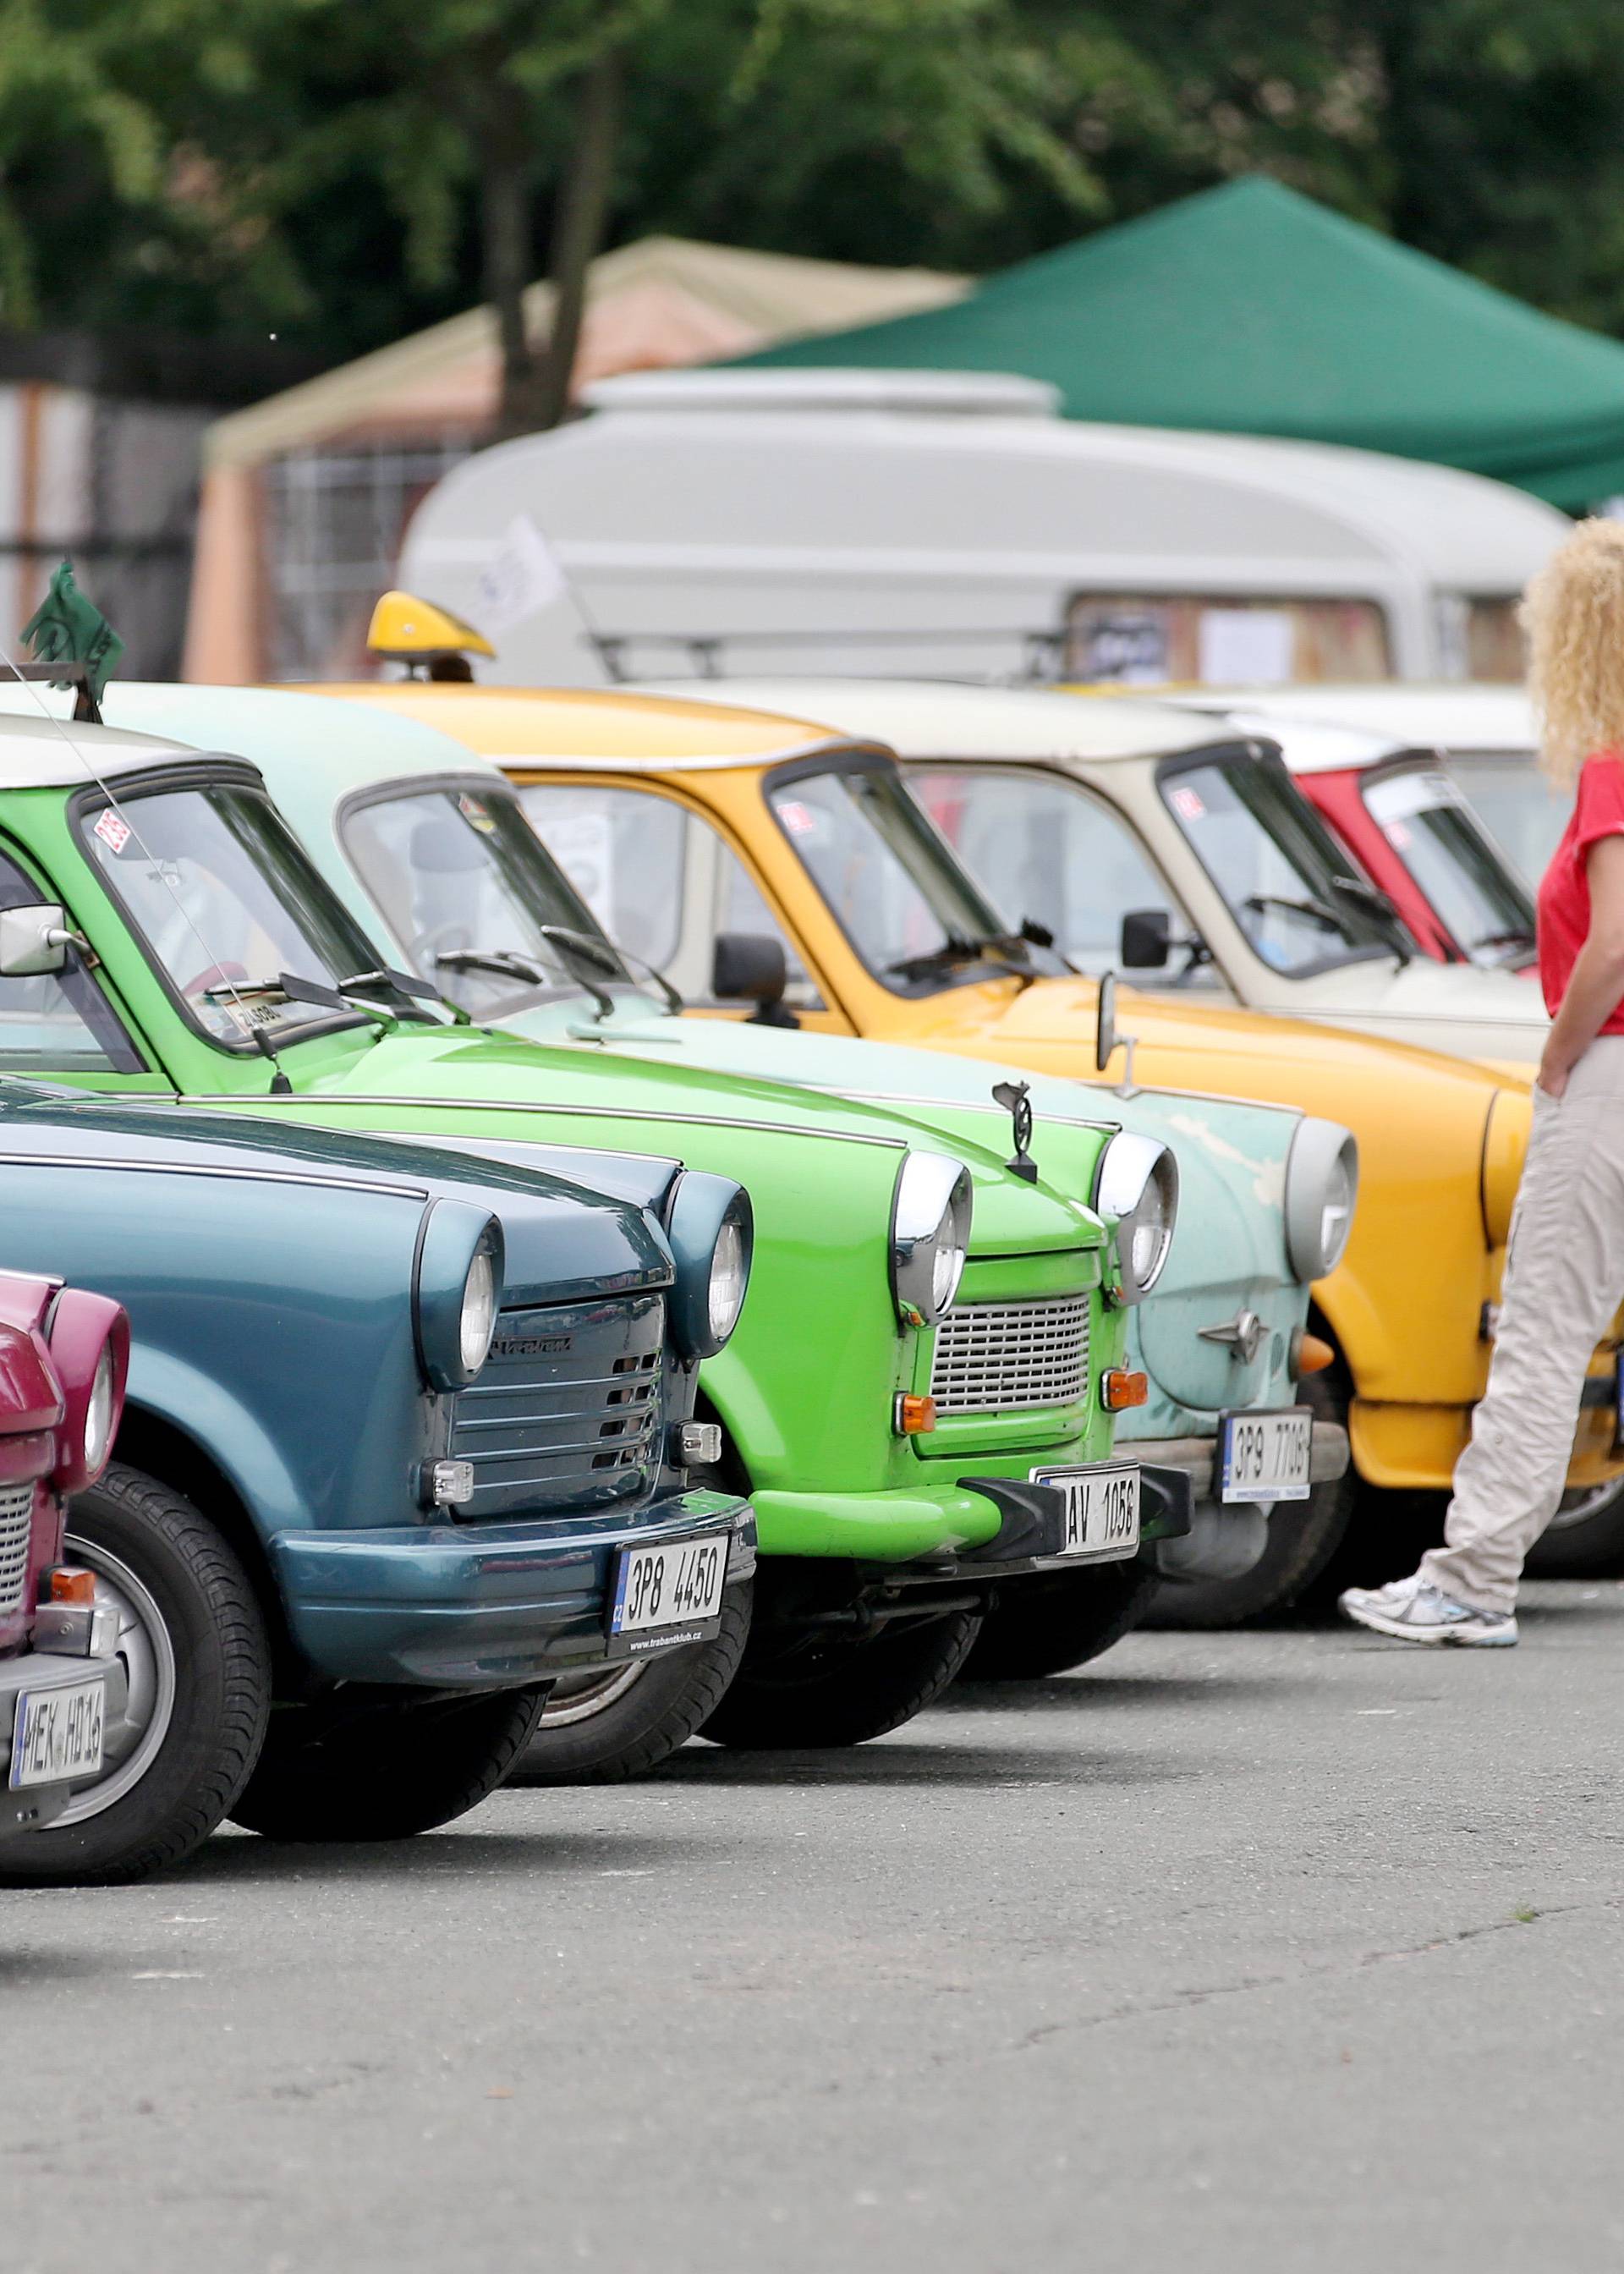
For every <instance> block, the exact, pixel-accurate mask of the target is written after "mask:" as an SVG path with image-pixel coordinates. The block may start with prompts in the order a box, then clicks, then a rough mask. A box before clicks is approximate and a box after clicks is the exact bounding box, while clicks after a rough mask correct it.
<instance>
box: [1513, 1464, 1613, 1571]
mask: <svg viewBox="0 0 1624 2274" xmlns="http://www.w3.org/2000/svg"><path fill="white" fill-rule="evenodd" d="M1621 1570H1624V1480H1616V1481H1614V1482H1613V1483H1612V1484H1605V1485H1600V1486H1598V1487H1597V1489H1596V1490H1595V1491H1594V1492H1587V1493H1578V1492H1575V1493H1565V1494H1564V1495H1563V1496H1562V1505H1561V1507H1560V1508H1559V1509H1558V1510H1557V1511H1556V1514H1555V1515H1554V1516H1553V1517H1552V1519H1551V1522H1550V1524H1549V1525H1547V1526H1546V1528H1545V1531H1544V1532H1542V1533H1541V1534H1540V1536H1539V1538H1538V1540H1536V1541H1535V1542H1534V1545H1533V1547H1531V1548H1530V1550H1529V1556H1528V1573H1529V1577H1530V1578H1534V1579H1598V1578H1612V1577H1616V1576H1617V1574H1618V1573H1619V1572H1620V1571H1621Z"/></svg>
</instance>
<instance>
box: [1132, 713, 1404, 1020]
mask: <svg viewBox="0 0 1624 2274" xmlns="http://www.w3.org/2000/svg"><path fill="white" fill-rule="evenodd" d="M1159 780H1160V787H1161V791H1162V802H1163V804H1164V805H1165V806H1166V807H1167V809H1168V811H1169V813H1170V814H1171V815H1172V817H1173V818H1174V820H1175V821H1176V822H1177V825H1178V826H1179V828H1180V829H1181V830H1182V831H1183V832H1184V838H1185V840H1186V842H1187V843H1188V844H1189V846H1190V847H1191V848H1192V851H1193V852H1194V854H1195V855H1196V858H1197V859H1198V860H1199V862H1200V863H1201V866H1202V867H1203V868H1204V869H1205V870H1206V871H1207V875H1208V877H1210V878H1211V879H1212V881H1213V883H1214V885H1215V886H1216V887H1217V889H1218V891H1219V892H1221V893H1222V896H1223V898H1224V900H1225V901H1226V903H1227V904H1228V906H1229V912H1230V914H1231V915H1233V916H1234V918H1235V921H1236V922H1237V924H1238V925H1239V926H1240V928H1241V930H1242V932H1243V933H1244V935H1245V937H1246V940H1247V943H1248V945H1250V947H1251V948H1252V953H1253V954H1254V955H1256V956H1257V957H1258V958H1259V960H1260V961H1261V962H1263V963H1266V964H1267V966H1268V968H1269V969H1270V970H1271V971H1278V972H1282V973H1285V974H1289V975H1291V976H1293V977H1296V978H1304V977H1306V976H1307V975H1309V974H1311V973H1312V972H1315V971H1324V970H1326V969H1327V968H1329V967H1330V966H1333V965H1335V964H1341V963H1357V962H1359V961H1361V960H1364V959H1365V958H1366V957H1369V956H1377V955H1392V954H1394V953H1399V954H1414V953H1417V952H1418V951H1417V947H1416V943H1415V941H1414V940H1413V939H1412V938H1411V937H1410V933H1409V932H1408V931H1407V930H1405V928H1404V926H1403V924H1402V922H1400V920H1399V919H1398V917H1397V916H1395V915H1386V914H1384V913H1382V912H1381V911H1380V907H1379V905H1378V904H1377V899H1376V894H1375V889H1374V887H1373V886H1372V885H1370V884H1369V883H1368V882H1367V881H1365V879H1363V878H1361V877H1359V876H1358V875H1357V872H1356V870H1355V868H1354V865H1353V863H1352V862H1351V860H1350V857H1349V855H1347V854H1345V853H1343V852H1342V850H1341V849H1340V848H1339V847H1338V846H1337V844H1336V841H1335V839H1334V838H1333V837H1332V836H1331V834H1330V832H1329V831H1328V830H1327V828H1326V825H1325V824H1324V823H1323V822H1322V821H1321V820H1320V818H1319V815H1318V814H1317V813H1316V812H1315V811H1314V809H1313V808H1312V806H1311V805H1310V804H1309V803H1308V802H1307V801H1306V800H1305V799H1304V798H1303V797H1302V796H1300V795H1299V794H1298V792H1297V788H1296V787H1295V786H1294V784H1293V782H1292V780H1291V777H1290V776H1289V774H1288V773H1287V772H1286V770H1285V767H1284V766H1283V765H1282V763H1281V761H1280V760H1279V759H1278V758H1277V757H1260V756H1258V755H1256V754H1255V753H1252V752H1241V751H1238V750H1237V752H1235V753H1234V755H1233V756H1222V757H1210V758H1199V759H1197V760H1196V761H1195V762H1194V763H1193V764H1187V763H1185V762H1184V761H1182V760H1175V761H1174V762H1173V763H1171V764H1166V765H1163V767H1162V771H1161V774H1160V778H1159Z"/></svg>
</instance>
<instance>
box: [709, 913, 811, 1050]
mask: <svg viewBox="0 0 1624 2274" xmlns="http://www.w3.org/2000/svg"><path fill="white" fill-rule="evenodd" d="M788 984H789V971H788V968H787V967H786V964H785V961H784V948H783V944H782V942H781V941H779V940H776V939H774V938H773V937H771V934H770V933H767V932H759V931H719V932H718V934H717V936H716V945H715V947H714V949H713V950H712V951H711V993H712V995H714V996H715V998H716V999H717V1001H718V1003H754V1004H755V1005H756V1008H755V1010H754V1011H752V1012H751V1013H750V1019H751V1022H752V1023H753V1024H754V1025H756V1026H760V1027H798V1026H799V1025H800V1024H801V1021H800V1020H799V1019H798V1018H797V1017H796V1016H795V1014H794V1013H793V1011H786V1009H785V1008H784V990H785V989H786V987H787V986H788Z"/></svg>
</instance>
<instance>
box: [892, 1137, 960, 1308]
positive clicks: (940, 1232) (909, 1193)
mask: <svg viewBox="0 0 1624 2274" xmlns="http://www.w3.org/2000/svg"><path fill="white" fill-rule="evenodd" d="M973 1216H974V1194H973V1190H972V1186H971V1183H970V1171H968V1169H966V1166H965V1164H964V1163H963V1162H962V1161H959V1160H955V1159H954V1158H953V1157H952V1156H951V1154H946V1153H922V1152H912V1151H910V1152H908V1153H907V1154H906V1155H905V1156H904V1157H903V1161H902V1165H901V1166H900V1168H898V1171H897V1182H896V1186H895V1188H894V1190H893V1191H892V1193H891V1244H890V1249H889V1261H890V1268H891V1300H892V1301H893V1302H894V1304H895V1305H896V1307H897V1315H898V1318H899V1319H900V1320H901V1321H902V1323H903V1324H904V1326H907V1327H935V1326H939V1325H940V1324H941V1322H942V1321H943V1320H944V1318H945V1317H946V1316H947V1314H948V1313H949V1312H950V1311H951V1309H952V1307H953V1302H954V1299H955V1297H956V1296H957V1295H958V1292H959V1284H960V1282H961V1281H962V1279H963V1277H964V1269H965V1265H966V1262H967V1261H969V1253H970V1225H971V1222H972V1218H973Z"/></svg>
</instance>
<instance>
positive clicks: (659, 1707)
mask: <svg viewBox="0 0 1624 2274" xmlns="http://www.w3.org/2000/svg"><path fill="white" fill-rule="evenodd" d="M750 1595H751V1586H750V1583H749V1582H748V1580H746V1581H744V1582H743V1583H742V1584H741V1585H738V1586H733V1587H729V1588H728V1589H727V1590H726V1593H724V1595H723V1597H722V1611H721V1625H720V1627H719V1629H718V1632H717V1633H716V1634H715V1635H713V1636H712V1637H711V1640H710V1641H709V1642H707V1643H702V1644H701V1645H699V1647H698V1648H697V1649H696V1650H676V1651H669V1652H667V1653H665V1655H664V1656H654V1657H650V1658H635V1659H629V1660H619V1661H617V1662H616V1663H614V1664H613V1665H610V1666H607V1667H595V1668H592V1670H591V1673H590V1674H589V1675H583V1676H581V1677H579V1678H578V1679H577V1680H576V1681H575V1682H573V1683H572V1682H568V1681H566V1682H560V1683H558V1684H557V1685H556V1686H555V1688H554V1689H553V1693H552V1695H551V1696H550V1697H549V1698H548V1699H547V1702H546V1704H545V1706H543V1707H542V1709H541V1719H540V1721H538V1723H537V1724H536V1733H535V1735H534V1736H532V1737H531V1739H530V1743H529V1744H527V1745H526V1747H525V1748H524V1751H523V1753H521V1754H520V1756H519V1759H518V1765H517V1766H516V1767H515V1769H514V1770H513V1771H512V1773H510V1775H509V1776H508V1783H509V1784H525V1785H538V1784H619V1783H623V1782H625V1781H626V1780H627V1779H628V1777H640V1776H646V1775H647V1773H648V1772H649V1771H650V1769H652V1768H657V1767H658V1766H659V1764H660V1762H661V1761H663V1760H665V1758H667V1756H668V1755H670V1754H672V1753H674V1752H675V1751H677V1749H678V1747H679V1746H680V1745H685V1744H687V1743H688V1739H689V1738H690V1737H691V1736H694V1735H695V1732H696V1731H697V1729H698V1728H699V1727H700V1724H701V1723H702V1722H703V1721H708V1720H709V1719H710V1717H711V1714H712V1713H715V1712H716V1710H717V1708H718V1706H720V1704H721V1702H722V1699H723V1697H724V1696H725V1694H726V1690H727V1688H728V1685H729V1683H731V1682H732V1681H733V1676H734V1675H735V1674H736V1673H737V1672H738V1670H739V1664H740V1660H741V1659H742V1658H743V1656H744V1650H745V1644H746V1642H747V1640H748V1637H749V1632H750Z"/></svg>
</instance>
